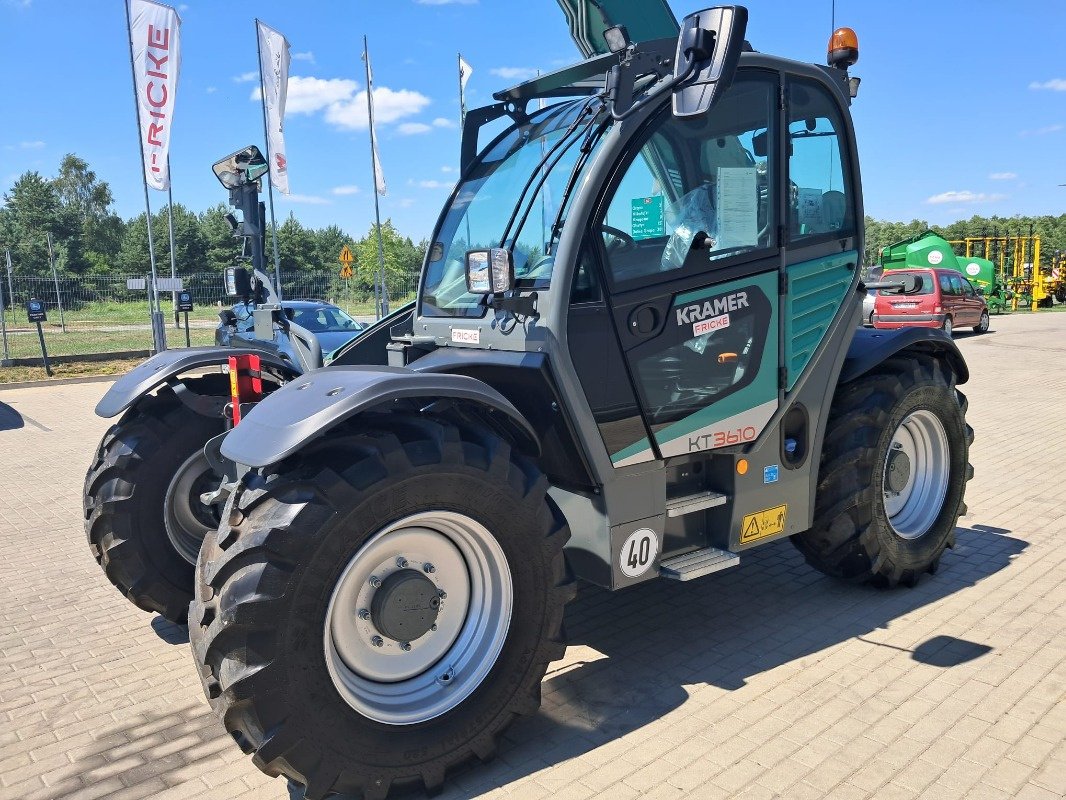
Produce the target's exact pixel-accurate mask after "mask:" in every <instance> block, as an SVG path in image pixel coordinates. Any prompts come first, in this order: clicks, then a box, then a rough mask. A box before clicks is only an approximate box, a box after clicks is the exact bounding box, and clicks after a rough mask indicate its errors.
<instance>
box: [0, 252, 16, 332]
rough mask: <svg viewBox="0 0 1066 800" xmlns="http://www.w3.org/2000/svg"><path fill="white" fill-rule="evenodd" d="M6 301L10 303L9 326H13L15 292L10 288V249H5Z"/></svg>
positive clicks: (1, 310) (0, 310)
mask: <svg viewBox="0 0 1066 800" xmlns="http://www.w3.org/2000/svg"><path fill="white" fill-rule="evenodd" d="M6 253H7V299H8V302H9V303H11V324H12V325H14V324H15V290H14V289H13V288H12V287H11V273H12V272H13V271H14V270H12V269H11V248H10V247H9V248H7V250H6ZM3 310H4V309H3V308H0V312H3Z"/></svg>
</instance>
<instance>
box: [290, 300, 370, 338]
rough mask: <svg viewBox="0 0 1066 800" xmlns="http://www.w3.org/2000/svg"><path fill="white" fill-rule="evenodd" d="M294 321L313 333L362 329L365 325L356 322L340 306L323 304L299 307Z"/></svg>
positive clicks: (293, 317)
mask: <svg viewBox="0 0 1066 800" xmlns="http://www.w3.org/2000/svg"><path fill="white" fill-rule="evenodd" d="M292 321H293V322H295V323H296V324H297V325H300V326H301V327H304V328H307V330H309V331H311V332H312V333H332V332H341V331H351V332H354V331H360V330H362V329H363V325H362V324H360V323H358V322H356V321H355V320H354V319H352V318H351V317H349V316H348V315H347V314H345V313H344V312H343V311H341V310H340V309H339V308H336V307H334V306H321V307H319V308H308V309H302V308H298V309H296V310H295V313H294V314H293V315H292Z"/></svg>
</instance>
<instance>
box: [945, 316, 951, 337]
mask: <svg viewBox="0 0 1066 800" xmlns="http://www.w3.org/2000/svg"><path fill="white" fill-rule="evenodd" d="M944 333H946V334H947V335H948V336H951V317H944Z"/></svg>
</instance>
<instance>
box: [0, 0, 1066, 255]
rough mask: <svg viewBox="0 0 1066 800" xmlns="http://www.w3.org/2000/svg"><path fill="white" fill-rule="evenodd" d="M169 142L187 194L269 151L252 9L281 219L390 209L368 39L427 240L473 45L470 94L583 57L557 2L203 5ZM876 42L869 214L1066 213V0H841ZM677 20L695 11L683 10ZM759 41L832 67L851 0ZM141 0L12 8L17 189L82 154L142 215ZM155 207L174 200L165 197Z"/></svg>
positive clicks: (394, 163) (867, 63) (863, 49)
mask: <svg viewBox="0 0 1066 800" xmlns="http://www.w3.org/2000/svg"><path fill="white" fill-rule="evenodd" d="M175 5H176V6H177V8H178V9H179V13H180V14H181V17H182V66H181V73H180V80H179V85H178V94H177V99H176V109H175V115H174V127H173V133H172V145H171V164H172V177H173V195H174V201H175V202H177V203H182V204H184V205H185V206H187V207H189V208H191V209H193V210H194V211H200V210H203V209H205V208H207V207H209V206H212V205H214V204H216V203H218V202H222V201H224V200H225V193H224V191H223V190H222V188H221V186H220V185H219V184H218V183H217V181H216V180H215V178H214V176H213V174H212V173H211V169H210V167H211V164H212V163H213V162H214V161H216V160H217V159H219V158H221V157H222V156H224V155H227V154H228V153H231V152H233V151H235V150H237V149H240V148H242V147H244V146H245V145H247V144H251V143H256V144H258V145H259V146H260V147H262V146H263V138H264V137H263V128H262V111H261V107H260V104H259V102H258V101H257V100H256V99H254V97H253V94H254V91H255V90H256V89H257V87H258V78H257V72H256V70H257V59H256V37H255V26H254V19H255V18H256V17H258V18H260V19H261V20H263V21H264V22H266V23H267V24H268V25H270V26H272V27H273V28H275V29H277V30H279V31H281V32H282V33H283V34H284V35H285V36H286V37H287V38H288V40H289V42H290V43H291V46H292V51H291V52H292V57H293V61H292V68H291V71H290V74H291V75H292V78H291V79H290V85H289V100H288V112H287V115H286V119H285V137H286V149H287V150H288V168H289V181H290V186H291V191H292V194H291V195H290V196H289V197H285V196H283V195H280V194H278V193H277V192H275V203H276V210H277V215H278V219H279V224H280V222H281V220H282V219H284V218H285V217H287V216H288V215H289V214H290V213H294V214H295V215H296V217H297V218H298V219H299V220H300V221H301V222H302V223H304V224H305V225H308V226H312V227H322V226H325V225H330V224H336V225H339V226H340V227H341V228H343V229H344V230H346V231H348V232H349V233H350V234H352V235H354V236H361V235H363V234H364V233H365V232H366V231H367V230H368V229H369V228H370V226H371V224H372V222H373V219H374V195H373V192H372V189H371V187H372V185H373V181H372V177H371V170H370V153H369V149H370V148H369V137H368V131H367V124H366V112H365V108H366V96H365V89H366V85H365V83H366V82H365V78H364V73H363V63H362V61H361V60H360V55H361V53H362V39H363V36H364V35H366V36H367V37H368V41H369V46H370V54H371V58H372V63H373V68H374V85H375V110H376V115H377V126H376V131H377V135H378V139H379V150H380V156H381V164H382V171H383V173H384V177H385V180H386V183H387V186H388V193H387V195H386V196H385V197H382V198H380V202H381V215H382V219H383V220H384V219H385V218H391V219H392V221H393V222H394V224H395V225H396V226H397V228H398V229H399V230H400V231H401V232H402V233H404V234H406V235H408V236H411V237H412V238H414V239H415V240H418V239H422V238H428V237H429V235H430V234H431V233H432V228H433V225H434V223H435V222H436V219H437V215H438V214H439V212H440V208H441V206H442V204H443V203H444V201H445V200H446V199H447V196H448V193H449V190H450V189H451V187H452V185H453V183H454V182H455V179H456V177H457V165H458V161H459V130H458V118H459V100H458V69H457V60H456V57H457V53H459V52H461V53H462V54H463V57H464V59H465V60H466V61H467V62H469V64H470V65H471V66H472V67H473V74H472V77H471V79H470V82H469V84H468V87H467V106H468V107H475V106H479V105H485V104H488V103H491V102H492V93H493V92H494V91H497V90H499V89H502V88H505V87H507V86H509V85H512V84H514V83H517V82H520V81H521V80H524V79H526V78H528V77H531V76H533V75H535V74H536V72H537V70H541V71H551V70H554V69H558V68H559V67H561V66H565V65H566V64H569V63H572V62H574V61H577V60H578V59H579V58H580V56H579V54H578V51H577V49H576V46H575V45H574V43H573V42H572V40H571V39H570V35H569V31H568V30H567V27H566V22H565V19H564V17H563V14H562V12H561V11H560V9H559V7H558V5H557V3H556V0H521V2H515V0H345V1H344V2H339V0H334V1H333V2H325V0H302V1H301V2H298V3H294V2H292V0H259V2H246V1H245V0H229V1H228V2H219V1H218V0H189V2H187V3H176V4H175ZM835 5H836V23H837V25H849V26H851V27H853V28H855V30H856V31H857V33H858V36H859V46H860V59H859V62H858V64H857V65H856V66H855V67H853V68H852V71H851V74H852V75H857V76H859V77H861V78H862V86H861V90H860V93H859V97H858V100H857V102H856V103H855V105H854V106H853V110H852V113H853V116H854V119H855V125H856V131H857V136H858V141H859V154H860V163H861V169H862V179H863V195H864V201H865V206H866V212H867V213H868V214H870V215H872V216H874V217H877V218H879V219H890V220H903V221H909V220H911V219H914V218H919V219H926V220H929V221H930V222H931V223H933V224H947V223H950V222H952V221H954V220H957V219H966V218H969V217H971V216H973V215H975V214H980V215H982V216H990V215H993V214H999V215H1003V216H1010V215H1014V214H1023V215H1029V214H1054V215H1057V214H1061V213H1066V187H1060V186H1059V184H1066V59H1064V58H1063V51H1064V48H1066V2H1064V0H1014V2H1012V3H1002V2H992V1H991V0H892V1H891V2H888V1H887V0H837V2H836V3H835ZM670 6H671V8H672V9H673V11H674V13H675V15H676V16H677V17H678V18H679V19H680V18H681V17H682V16H684V14H686V13H689V12H691V11H694V10H697V8H698V4H692V5H688V4H684V3H681V2H676V1H675V0H671V1H670ZM747 6H748V9H749V13H750V18H749V23H748V35H747V36H748V39H749V41H750V42H751V43H752V45H753V47H755V49H757V50H760V51H763V52H767V53H773V54H776V55H781V56H785V57H788V58H793V59H796V60H801V61H812V62H818V63H822V62H824V58H825V46H826V42H827V39H828V36H829V33H830V31H831V26H832V11H831V9H832V0H749V2H748V3H747ZM126 37H127V34H126V28H125V20H124V6H123V2H122V0H76V1H75V0H0V192H6V191H7V190H9V189H10V187H11V185H12V184H13V183H14V181H15V180H16V179H17V177H18V176H19V175H20V174H22V173H23V172H25V171H26V170H37V171H39V172H40V173H41V174H43V175H45V176H52V175H54V174H55V172H56V171H57V169H58V165H59V162H60V160H61V159H62V157H63V156H64V154H66V153H76V154H77V155H78V156H80V157H82V158H84V159H85V160H87V161H88V162H89V164H90V166H91V167H92V168H93V169H94V170H95V171H96V172H97V175H98V176H99V177H100V178H102V179H103V180H106V181H107V182H108V183H109V184H110V186H111V189H112V191H113V193H114V196H115V207H116V210H117V212H118V213H119V214H121V215H122V216H123V217H130V216H133V215H135V214H138V213H140V212H141V211H143V210H144V195H143V188H142V185H141V180H140V172H139V169H140V160H139V154H138V151H137V132H136V121H135V116H134V106H133V93H132V87H131V76H130V67H129V60H128V59H129V54H128V43H127V38H126ZM151 203H152V208H153V210H155V209H158V208H160V207H162V206H163V205H164V204H165V203H166V193H165V192H156V191H152V192H151Z"/></svg>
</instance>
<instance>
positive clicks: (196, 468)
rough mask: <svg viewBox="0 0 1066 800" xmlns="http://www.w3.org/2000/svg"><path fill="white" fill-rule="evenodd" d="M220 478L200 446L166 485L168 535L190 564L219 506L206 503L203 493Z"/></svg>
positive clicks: (212, 525) (213, 526)
mask: <svg viewBox="0 0 1066 800" xmlns="http://www.w3.org/2000/svg"><path fill="white" fill-rule="evenodd" d="M222 481H223V478H222V477H220V476H219V475H217V474H216V473H215V471H214V468H213V467H212V466H211V464H210V462H209V461H208V460H207V457H206V456H205V455H204V452H203V450H197V451H196V452H195V453H193V454H192V455H191V456H189V458H188V459H186V461H185V463H184V464H182V465H181V467H179V468H178V471H177V472H176V473H175V474H174V477H173V478H171V481H170V485H169V486H168V487H167V493H166V496H165V498H164V500H163V521H164V525H165V527H166V533H167V538H168V539H170V543H171V544H172V545H173V546H174V549H175V550H176V551H177V552H178V554H179V555H180V556H181V557H182V558H183V559H185V560H186V561H188V562H189V563H190V564H196V556H197V554H198V553H199V552H200V545H201V544H203V541H204V537H205V536H207V534H209V533H211V532H212V531H214V530H215V529H216V528H217V527H218V522H219V518H220V517H219V508H220V506H219V505H216V504H209V503H205V502H204V501H203V495H205V494H208V495H209V494H210V493H211V491H212V490H215V489H218V487H219V484H220V483H221V482H222ZM223 502H224V501H223Z"/></svg>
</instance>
